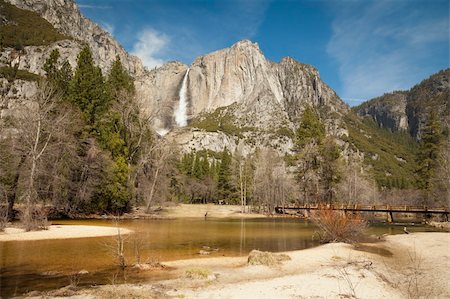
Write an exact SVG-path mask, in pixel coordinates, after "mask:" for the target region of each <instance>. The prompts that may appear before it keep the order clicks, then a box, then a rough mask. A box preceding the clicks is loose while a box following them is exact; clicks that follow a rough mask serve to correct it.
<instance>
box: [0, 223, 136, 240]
mask: <svg viewBox="0 0 450 299" xmlns="http://www.w3.org/2000/svg"><path fill="white" fill-rule="evenodd" d="M130 232H131V230H129V229H125V228H121V229H120V233H122V234H129V233H130ZM114 235H117V228H116V227H111V226H92V225H51V226H50V227H49V229H48V230H40V231H31V232H25V231H24V230H23V229H20V228H6V230H5V232H2V233H0V242H6V241H36V240H54V239H74V238H92V237H106V236H114Z"/></svg>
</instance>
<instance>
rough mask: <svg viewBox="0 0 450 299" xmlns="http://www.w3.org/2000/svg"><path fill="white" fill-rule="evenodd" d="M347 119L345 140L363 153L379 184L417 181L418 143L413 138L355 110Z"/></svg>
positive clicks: (401, 185) (392, 185)
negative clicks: (416, 158) (362, 115)
mask: <svg viewBox="0 0 450 299" xmlns="http://www.w3.org/2000/svg"><path fill="white" fill-rule="evenodd" d="M344 120H345V123H346V125H347V129H348V132H349V136H348V137H347V138H344V140H346V141H347V142H349V143H350V144H351V146H354V147H355V148H356V149H358V150H359V151H361V152H363V153H364V163H365V164H366V165H368V166H370V167H371V169H370V171H371V172H372V174H373V175H374V178H375V180H376V182H377V184H378V186H379V187H386V188H400V189H403V188H408V187H411V186H414V185H415V178H414V171H415V169H416V164H415V153H416V151H417V144H416V142H415V141H414V139H413V138H411V137H410V136H409V135H408V134H407V133H404V132H394V133H393V132H390V131H389V130H386V129H382V128H380V127H378V125H377V124H376V123H375V122H374V121H373V120H372V119H370V118H364V119H360V118H359V117H358V116H357V115H355V113H354V112H350V113H348V114H347V115H346V116H345V118H344Z"/></svg>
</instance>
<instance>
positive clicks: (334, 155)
mask: <svg viewBox="0 0 450 299" xmlns="http://www.w3.org/2000/svg"><path fill="white" fill-rule="evenodd" d="M293 151H294V153H295V158H294V159H293V157H290V156H289V155H287V156H285V161H286V162H287V163H289V164H290V165H293V164H294V165H296V166H297V167H296V169H297V170H296V172H297V173H296V177H297V181H298V182H299V184H300V189H301V192H302V194H303V198H304V200H305V201H306V202H307V201H308V200H309V198H313V197H315V199H316V200H317V199H321V200H326V201H328V202H331V201H332V200H333V199H334V195H335V193H336V190H335V188H336V186H337V184H338V183H339V182H340V180H341V174H340V172H341V170H340V156H341V152H340V149H339V147H338V146H337V145H336V144H335V141H334V139H333V138H332V137H326V135H325V125H324V124H323V123H322V121H321V120H320V118H319V115H318V114H317V113H316V112H315V111H314V110H313V108H312V107H310V106H307V107H306V108H305V111H304V112H303V115H302V117H301V122H300V124H299V127H298V129H297V131H296V135H295V143H294V148H293ZM289 164H288V165H289Z"/></svg>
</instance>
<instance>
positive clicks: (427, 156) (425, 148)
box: [416, 112, 442, 193]
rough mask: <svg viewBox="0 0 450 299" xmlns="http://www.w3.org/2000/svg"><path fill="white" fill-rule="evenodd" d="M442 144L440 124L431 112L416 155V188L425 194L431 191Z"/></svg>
mask: <svg viewBox="0 0 450 299" xmlns="http://www.w3.org/2000/svg"><path fill="white" fill-rule="evenodd" d="M441 142H442V128H441V124H440V122H439V120H438V118H437V117H436V114H435V113H434V112H431V113H430V115H429V117H428V120H427V122H426V124H425V128H424V129H423V131H422V136H421V140H420V146H419V151H418V154H417V165H418V168H417V171H416V175H417V181H416V183H417V186H418V187H419V188H420V189H422V190H424V191H425V192H426V193H428V192H430V191H431V190H432V189H433V187H434V186H433V178H434V176H435V172H436V170H437V168H438V167H439V159H438V157H439V151H440V147H441Z"/></svg>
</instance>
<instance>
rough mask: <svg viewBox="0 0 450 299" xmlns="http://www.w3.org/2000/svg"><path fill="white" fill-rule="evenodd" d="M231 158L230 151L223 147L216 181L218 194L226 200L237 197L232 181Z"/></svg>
mask: <svg viewBox="0 0 450 299" xmlns="http://www.w3.org/2000/svg"><path fill="white" fill-rule="evenodd" d="M231 158H232V157H231V153H230V152H229V151H228V150H227V149H225V150H224V151H223V152H222V158H221V163H220V168H219V175H218V182H217V193H218V196H219V198H220V199H223V200H225V201H227V202H229V201H232V200H233V199H235V198H236V197H237V196H236V192H237V191H236V188H235V187H234V185H233V183H232V170H231Z"/></svg>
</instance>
